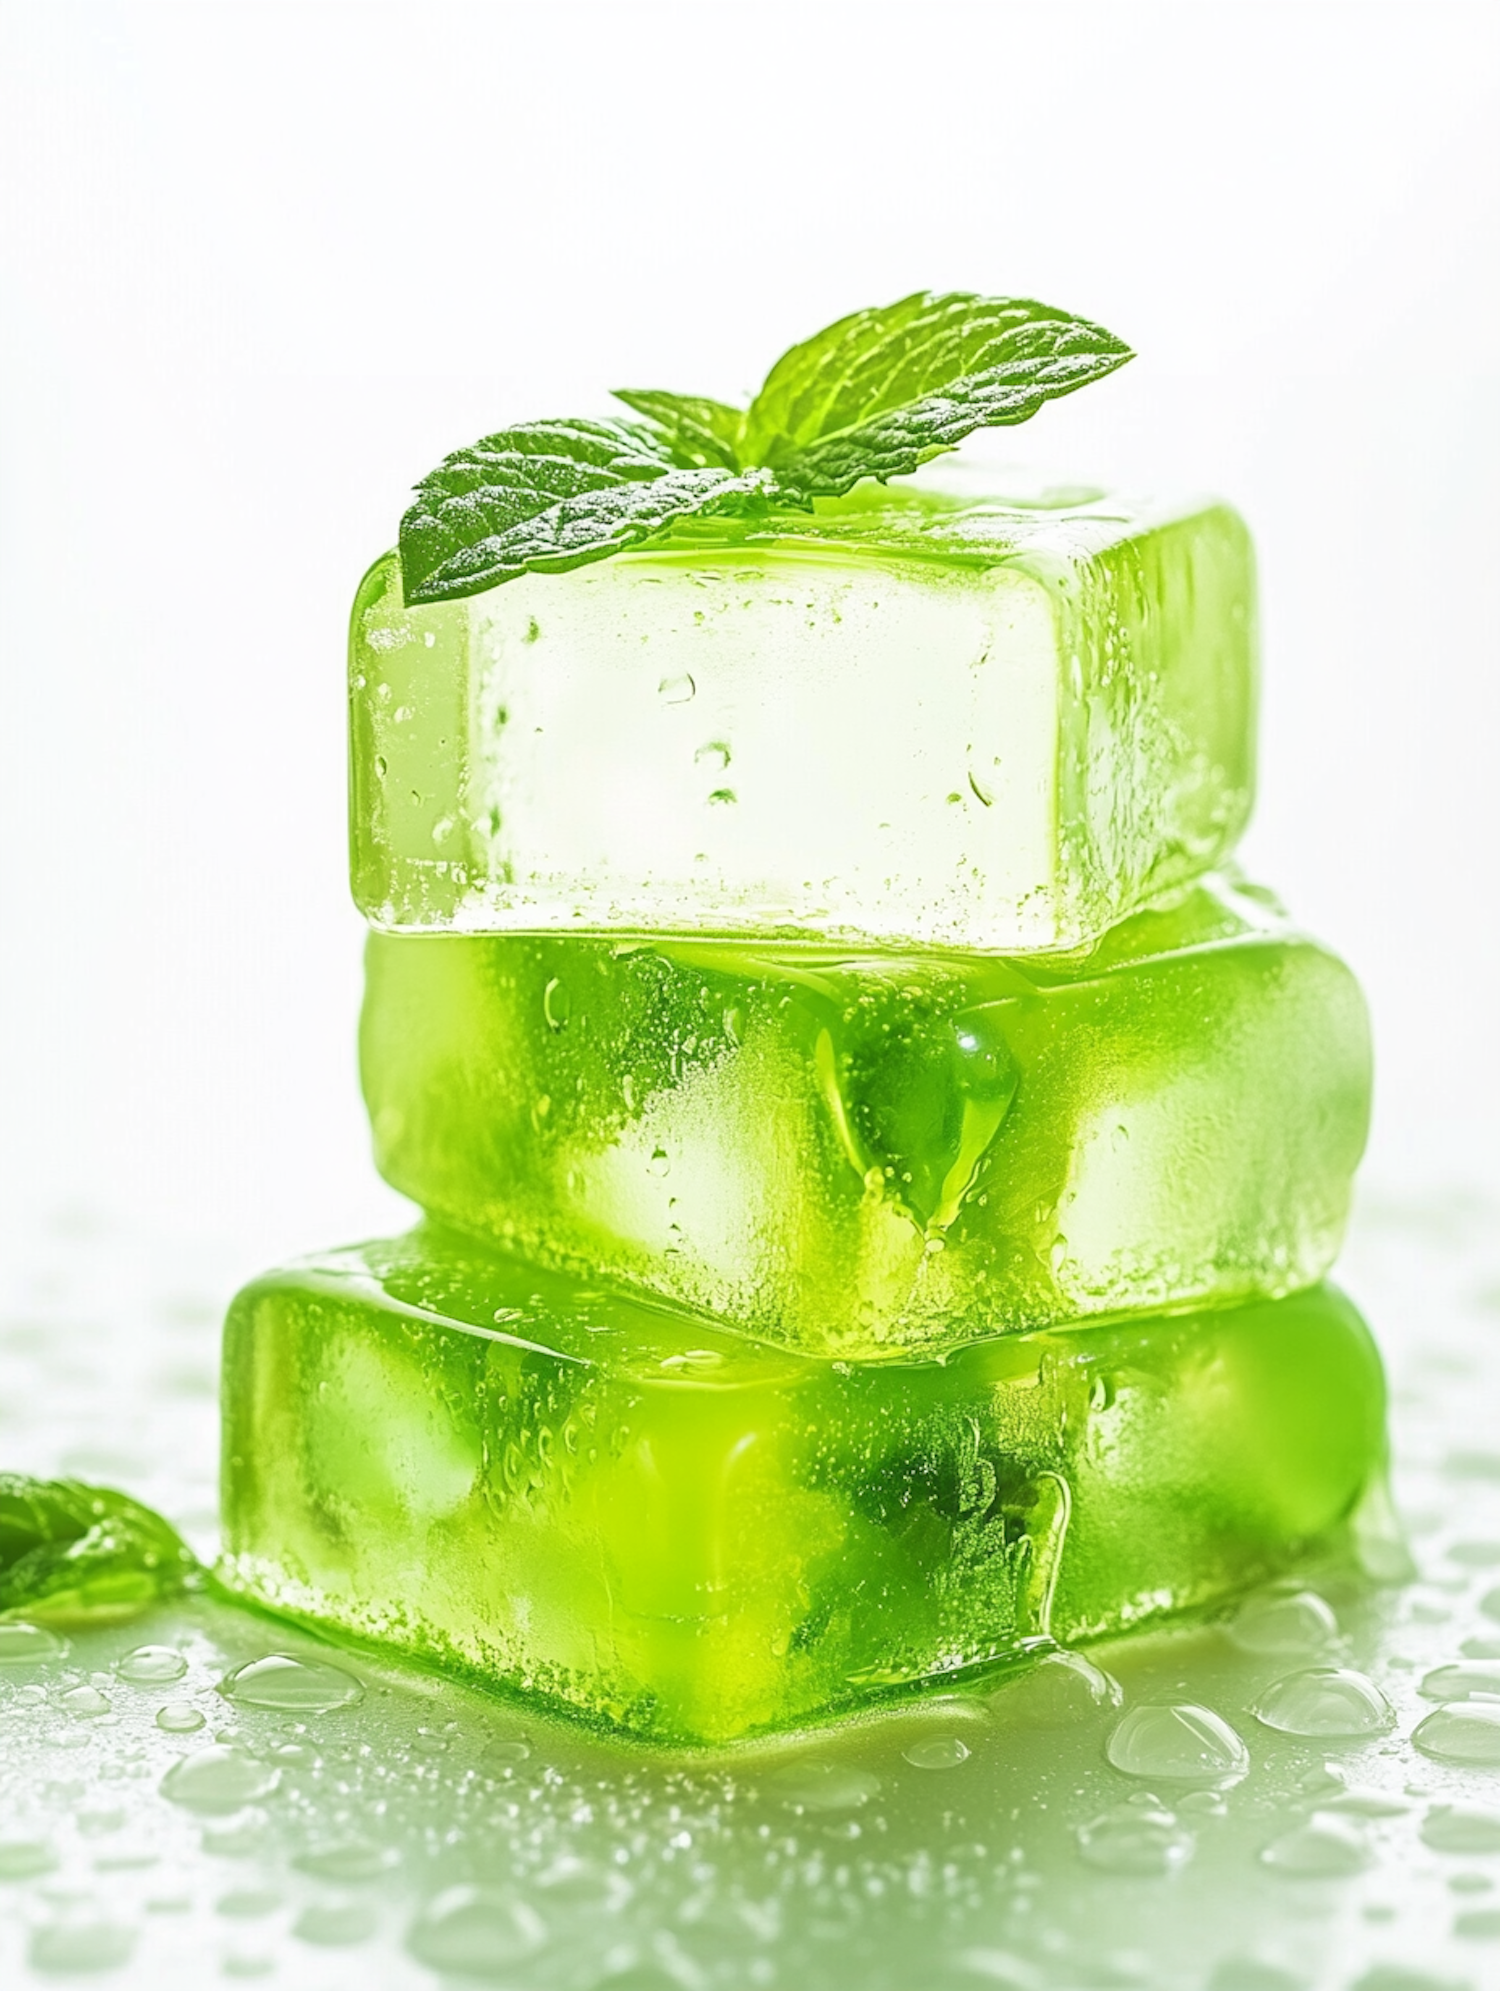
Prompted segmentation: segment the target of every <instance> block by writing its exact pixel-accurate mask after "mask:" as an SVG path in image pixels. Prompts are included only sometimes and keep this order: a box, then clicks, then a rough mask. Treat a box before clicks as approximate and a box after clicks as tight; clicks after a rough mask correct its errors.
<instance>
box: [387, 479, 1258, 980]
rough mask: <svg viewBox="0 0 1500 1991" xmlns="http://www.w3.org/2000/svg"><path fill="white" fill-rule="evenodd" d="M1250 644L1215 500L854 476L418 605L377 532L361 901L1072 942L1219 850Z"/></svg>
mask: <svg viewBox="0 0 1500 1991" xmlns="http://www.w3.org/2000/svg"><path fill="white" fill-rule="evenodd" d="M1059 499H1061V501H1059ZM1256 652H1257V643H1256V605H1255V575H1254V555H1253V550H1252V547H1251V542H1250V538H1249V534H1248V532H1247V531H1246V529H1245V526H1244V524H1243V522H1242V521H1241V520H1240V519H1239V518H1238V516H1237V515H1236V514H1235V513H1234V512H1233V511H1231V510H1230V509H1229V508H1228V507H1226V506H1224V505H1222V504H1218V503H1214V502H1203V501H1186V502H1183V503H1180V504H1173V503H1170V502H1159V501H1155V500H1147V499H1140V498H1131V497H1126V496H1121V495H1116V494H1109V495H1101V494H1095V493H1090V492H1087V491H1083V492H1078V491H1073V492H1071V493H1070V492H1066V491H1065V492H1062V493H1060V494H1059V493H1057V492H1052V493H1044V494H1042V496H1041V498H1040V499H1036V498H1033V499H1030V500H1025V501H1023V500H1017V499H1014V498H1006V497H1004V496H1000V497H987V498H980V499H975V498H974V497H972V496H968V497H963V496H957V495H954V494H953V493H952V492H949V491H944V490H943V489H937V490H925V491H918V490H915V489H911V488H897V487H890V488H886V487H875V489H874V490H873V491H872V492H870V493H868V494H867V493H865V492H864V491H862V490H859V491H856V492H855V493H853V494H851V495H850V497H848V498H846V499H841V500H837V501H819V504H818V506H817V509H816V510H815V511H814V512H813V513H812V514H810V515H802V514H793V515H789V516H784V517H782V518H780V519H773V520H771V521H770V522H768V524H767V525H766V526H765V528H764V529H756V530H752V529H750V527H749V526H748V525H747V524H746V522H744V521H732V520H698V521H694V522H692V523H691V524H690V525H683V526H679V527H678V528H676V529H675V530H674V531H672V532H671V533H669V534H667V535H665V536H664V537H663V538H662V540H660V541H659V542H658V543H656V544H655V545H653V546H652V547H651V548H650V549H649V550H645V551H639V552H633V553H623V554H618V555H616V556H614V557H612V558H610V559H607V560H603V561H600V562H598V563H596V564H594V565H591V566H587V567H581V568H577V569H575V570H573V571H571V572H569V573H565V574H546V575H527V576H524V577H522V578H520V579H517V580H513V581H510V582H507V583H505V584H504V585H502V586H499V587H496V588H493V589H491V590H489V591H488V592H486V593H483V594H479V595H474V596H471V597H469V598H467V599H465V600H461V601H456V602H450V603H443V604H437V605H432V606H418V607H408V606H406V604H405V602H404V599H403V593H402V585H401V574H400V566H399V560H398V558H397V556H396V555H395V554H389V555H387V556H386V557H385V558H383V559H382V560H380V561H377V562H376V564H375V566H374V567H372V569H371V570H370V572H369V573H368V574H367V575H366V577H365V580H364V582H363V583H362V585H361V587H360V589H359V593H358V596H357V598H356V601H355V604H354V610H353V615H352V620H351V632H350V675H349V685H350V746H351V790H350V827H351V876H352V883H353V890H354V896H355V899H356V901H357V903H358V905H359V907H360V909H361V911H362V912H363V913H364V914H365V915H366V917H367V918H368V919H369V920H370V921H371V922H372V923H373V924H374V925H375V926H377V927H380V928H384V929H387V930H391V931H411V930H447V931H455V932H470V933H499V932H507V931H538V930H543V931H545V930H552V931H565V932H574V933H579V932H601V933H612V932H614V933H618V932H624V931H636V932H648V933H656V932H670V933H680V934H700V935H702V934H713V933H724V932H733V933H736V934H738V935H741V936H747V935H757V934H763V935H768V936H777V935H782V936H785V935H790V934H796V935H800V936H801V937H803V938H804V939H805V938H807V937H809V936H812V937H815V938H823V939H827V940H833V941H850V940H865V941H868V942H870V943H872V944H877V945H901V946H950V947H951V946H961V947H965V948H974V949H980V950H996V951H1009V952H1023V951H1045V950H1050V949H1067V948H1072V947H1077V946H1080V945H1084V944H1087V943H1089V942H1090V941H1092V940H1093V939H1095V938H1097V936H1098V935H1099V934H1100V933H1101V932H1103V931H1104V930H1105V929H1106V928H1107V927H1109V926H1110V925H1112V924H1113V923H1114V922H1116V921H1117V920H1119V919H1120V918H1122V917H1123V916H1124V915H1126V914H1127V913H1129V912H1131V911H1132V910H1133V909H1135V908H1136V907H1137V906H1140V905H1142V904H1144V903H1146V902H1147V901H1149V900H1150V899H1151V898H1153V897H1154V896H1155V895H1157V894H1159V893H1160V892H1161V891H1163V890H1164V889H1167V888H1169V887H1171V886H1174V885H1176V884H1180V883H1182V882H1185V881H1187V880H1189V879H1191V878H1193V877H1195V876H1197V875H1198V874H1199V873H1201V872H1203V871H1204V870H1207V869H1209V868H1210V867H1212V866H1213V865H1214V864H1215V863H1216V862H1218V861H1219V860H1220V859H1221V858H1222V857H1223V856H1224V855H1225V853H1226V852H1228V851H1229V850H1230V849H1232V847H1233V845H1234V843H1235V841H1236V839H1237V838H1238V836H1239V834H1240V832H1241V830H1242V829H1243V827H1244V824H1245V822H1246V819H1247V818H1248V815H1249V812H1250V807H1251V802H1252V796H1253V787H1254V732H1255V705H1256V677H1257V654H1256Z"/></svg>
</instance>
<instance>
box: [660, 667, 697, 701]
mask: <svg viewBox="0 0 1500 1991" xmlns="http://www.w3.org/2000/svg"><path fill="white" fill-rule="evenodd" d="M697 691H698V687H697V685H696V684H694V682H693V680H692V678H691V677H690V676H689V674H688V673H687V672H686V671H684V672H683V673H682V675H681V676H680V677H664V678H663V679H662V681H661V683H660V684H659V685H658V686H657V687H656V695H657V697H658V698H660V700H661V702H662V704H663V705H686V704H687V703H688V702H689V700H691V699H692V698H694V697H695V696H696V695H697Z"/></svg>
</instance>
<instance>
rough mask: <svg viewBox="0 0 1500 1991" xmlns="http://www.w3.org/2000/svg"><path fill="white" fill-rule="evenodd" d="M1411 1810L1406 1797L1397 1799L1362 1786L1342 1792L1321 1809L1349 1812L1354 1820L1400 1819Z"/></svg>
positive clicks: (1352, 1787) (1386, 1793)
mask: <svg viewBox="0 0 1500 1991" xmlns="http://www.w3.org/2000/svg"><path fill="white" fill-rule="evenodd" d="M1410 1808H1411V1807H1410V1806H1409V1805H1408V1803H1407V1801H1406V1799H1405V1798H1404V1797H1396V1796H1394V1795H1393V1794H1392V1793H1391V1792H1390V1791H1381V1790H1371V1789H1370V1788H1368V1787H1367V1786H1365V1785H1360V1784H1355V1785H1353V1786H1351V1788H1350V1789H1348V1790H1346V1791H1341V1792H1340V1793H1339V1795H1338V1796H1337V1797H1336V1798H1331V1799H1330V1800H1329V1802H1328V1804H1327V1805H1326V1806H1324V1807H1320V1809H1326V1810H1328V1811H1347V1812H1348V1813H1349V1814H1350V1815H1351V1817H1354V1818H1400V1817H1401V1816H1402V1814H1403V1813H1404V1812H1406V1811H1408V1810H1410Z"/></svg>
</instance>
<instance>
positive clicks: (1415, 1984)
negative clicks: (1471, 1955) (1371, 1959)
mask: <svg viewBox="0 0 1500 1991" xmlns="http://www.w3.org/2000/svg"><path fill="white" fill-rule="evenodd" d="M1349 1991H1474V1987H1473V1985H1472V1984H1470V1983H1469V1981H1468V1979H1467V1978H1465V1979H1463V1980H1462V1981H1460V1980H1458V1979H1455V1978H1452V1977H1429V1976H1428V1974H1427V1972H1426V1971H1425V1970H1410V1969H1408V1968H1407V1966H1406V1965H1405V1964H1400V1963H1377V1964H1376V1965H1375V1967H1374V1969H1373V1970H1367V1971H1365V1972H1363V1974H1362V1975H1360V1976H1359V1977H1356V1978H1355V1980H1354V1982H1353V1983H1352V1984H1351V1985H1350V1986H1349Z"/></svg>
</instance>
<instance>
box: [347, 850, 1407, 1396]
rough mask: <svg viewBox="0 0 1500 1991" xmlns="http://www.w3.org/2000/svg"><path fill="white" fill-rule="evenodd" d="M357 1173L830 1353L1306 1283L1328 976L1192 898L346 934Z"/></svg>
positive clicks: (1244, 913)
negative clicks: (358, 940)
mask: <svg viewBox="0 0 1500 1991" xmlns="http://www.w3.org/2000/svg"><path fill="white" fill-rule="evenodd" d="M367 966H368V980H367V994H366V1001H365V1011H364V1020H363V1026H362V1033H361V1049H362V1065H363V1073H364V1085H365V1093H366V1098H367V1101H368V1103H369V1107H370V1112H371V1120H372V1124H373V1127H374V1133H375V1145H376V1156H377V1160H378V1162H379V1165H380V1167H381V1170H382V1172H383V1173H384V1174H385V1175H386V1177H387V1179H388V1180H389V1181H391V1182H392V1183H393V1184H394V1185H395V1186H396V1187H397V1188H398V1189H400V1190H402V1191H404V1192H405V1193H406V1194H407V1195H409V1196H411V1197H413V1198H414V1199H415V1200H416V1201H417V1202H419V1203H420V1204H421V1205H422V1206H423V1207H424V1208H425V1209H427V1210H429V1211H431V1212H433V1213H435V1214H438V1215H440V1216H441V1217H442V1218H444V1219H445V1220H446V1221H448V1222H449V1223H452V1224H455V1225H457V1226H460V1227H462V1228H463V1229H465V1230H467V1231H469V1232H471V1233H473V1234H475V1235H477V1236H481V1237H487V1238H489V1239H491V1240H493V1241H496V1242H499V1243H502V1244H504V1245H507V1246H509V1247H511V1248H513V1249H516V1250H519V1251H521V1252H523V1253H524V1254H526V1255H527V1256H528V1257H530V1258H533V1259H535V1260H537V1261H538V1262H540V1263H545V1264H551V1265H555V1266H562V1267H569V1268H572V1269H574V1270H578V1271H586V1270H590V1271H597V1272H598V1273H600V1274H601V1275H603V1276H606V1277H611V1278H616V1279H620V1280H624V1281H629V1282H632V1283H634V1284H637V1285H639V1286H641V1287H645V1288H648V1289H650V1290H651V1291H653V1292H656V1293H658V1294H661V1295H662V1296H664V1297H666V1298H669V1299H672V1300H675V1301H678V1302H680V1303H683V1304H686V1305H690V1306H694V1307H699V1308H702V1309H704V1310H705V1311H706V1312H709V1313H711V1314H713V1315H715V1316H716V1317H718V1318H721V1319H725V1320H729V1321H732V1322H733V1323H734V1324H735V1325H736V1326H737V1327H740V1328H742V1329H744V1330H746V1331H747V1332H749V1333H751V1334H754V1335H757V1336H760V1337H761V1338H763V1339H765V1340H768V1341H774V1342H781V1343H786V1344H790V1345H792V1346H797V1347H802V1348H805V1349H809V1350H814V1351H820V1352H836V1353H839V1354H842V1355H846V1356H851V1357H861V1358H863V1357H870V1356H879V1355H887V1356H889V1355H892V1354H898V1353H900V1352H901V1351H902V1350H903V1349H909V1348H912V1347H921V1348H926V1349H929V1350H931V1349H937V1348H945V1347H954V1346H958V1345H961V1344H962V1343H964V1342H966V1341H972V1340H974V1339H976V1338H977V1337H979V1336H981V1335H985V1334H993V1333H999V1332H1006V1331H1014V1330H1018V1329H1028V1328H1035V1327H1040V1326H1045V1325H1047V1324H1048V1323H1049V1322H1053V1321H1061V1320H1066V1319H1069V1318H1073V1317H1076V1316H1086V1315H1091V1314H1101V1313H1113V1312H1122V1311H1128V1310H1132V1309H1135V1310H1140V1309H1148V1308H1154V1307H1163V1306H1167V1307H1170V1306H1182V1305H1190V1304H1194V1303H1198V1302H1203V1301H1211V1300H1217V1301H1232V1300H1237V1299H1240V1298H1244V1297H1246V1296H1248V1295H1251V1294H1255V1293H1265V1294H1276V1293H1285V1292H1289V1291H1292V1290H1294V1289H1295V1288H1296V1287H1298V1286H1305V1285H1309V1284H1311V1283H1312V1282H1313V1281H1314V1280H1316V1279H1318V1278H1320V1277H1321V1276H1322V1275H1323V1273H1324V1272H1325V1271H1326V1270H1327V1268H1328V1266H1329V1265H1330V1264H1331V1263H1332V1261H1333V1258H1334V1256H1335V1254H1336V1252H1337V1249H1338V1245H1339V1241H1340V1238H1341V1236H1342V1232H1343V1225H1344V1220H1345V1216H1346V1214H1347V1209H1348V1199H1349V1192H1350V1185H1351V1181H1352V1177H1353V1172H1354V1168H1355V1165H1356V1163H1357V1162H1358V1160H1359V1156H1360V1152H1361V1149H1362V1147H1363V1144H1364V1138H1365V1130H1366V1124H1367V1119H1368V1113H1369V1094H1370V1054H1369V1040H1368V1026H1367V1022H1366V1016H1365V1009H1364V1004H1363V1000H1362V998H1361V996H1360V992H1359V988H1358V985H1357V984H1356V982H1355V980H1354V978H1353V976H1352V975H1351V974H1350V973H1349V971H1348V969H1347V968H1346V967H1344V965H1343V964H1342V963H1341V962H1340V961H1338V960H1337V959H1336V958H1335V957H1334V956H1332V955H1331V954H1329V953H1327V952H1326V951H1325V950H1324V949H1322V948H1320V947H1318V946H1317V945H1315V944H1314V943H1313V942H1312V941H1310V940H1308V939H1307V938H1306V937H1305V936H1304V935H1302V934H1300V933H1298V932H1297V931H1296V930H1295V929H1294V928H1292V927H1290V926H1289V925H1288V924H1287V922H1286V920H1285V919H1284V918H1283V917H1282V916H1281V915H1280V914H1279V913H1278V912H1277V911H1276V910H1274V909H1273V908H1272V907H1270V906H1268V905H1267V904H1266V903H1265V902H1264V900H1263V899H1262V898H1261V897H1260V896H1257V895H1252V894H1251V893H1250V892H1249V891H1248V890H1246V889H1243V888H1239V887H1236V886H1234V885H1232V884H1230V883H1228V882H1226V881H1224V880H1216V881H1211V882H1209V883H1207V884H1203V885H1199V886H1196V887H1193V888H1190V889H1189V890H1187V891H1186V892H1185V893H1183V894H1181V895H1179V896H1178V897H1177V898H1176V899H1175V901H1174V902H1173V903H1172V904H1170V905H1168V906H1164V907H1162V908H1159V909H1158V910H1156V911H1152V912H1146V913H1141V914H1137V915H1136V916H1135V917H1134V918H1132V919H1131V920H1129V921H1126V922H1124V923H1122V924H1121V925H1120V926H1118V927H1116V928H1114V929H1113V930H1112V931H1111V932H1110V933H1109V934H1108V935H1107V936H1106V938H1105V940H1104V941H1103V942H1102V943H1100V945H1099V946H1098V947H1096V948H1094V949H1092V950H1089V951H1087V952H1084V953H1081V954H1079V955H1077V956H1075V957H1072V958H1071V959H1068V960H1059V959H1057V958H1056V957H1050V958H1048V959H1045V960H1039V959H1037V958H1036V957H1029V958H1012V959H1009V960H1007V959H1003V958H1000V957H997V956H980V955H973V954H969V955H956V954H955V955H941V954H926V955H910V954H909V955H898V954H890V955H887V954H873V953H869V954H852V955H851V954H838V953H831V952H825V951H820V950H817V949H812V948H807V947H801V948H798V947H789V946H784V945H774V944H766V945H764V946H760V947H757V946H755V945H754V944H752V943H745V942H740V943H736V944H728V943H710V942H703V941H680V942H672V943H666V942H661V943H649V942H646V941H643V940H630V941H620V942H610V941H607V940H583V939H569V938H562V937H553V936H520V935H505V936H496V937H487V938H479V937H473V936H431V935H384V934H378V933H377V934H373V935H372V936H371V939H370V944H369V951H368V961H367Z"/></svg>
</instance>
